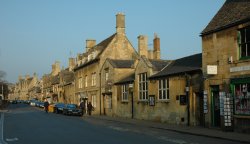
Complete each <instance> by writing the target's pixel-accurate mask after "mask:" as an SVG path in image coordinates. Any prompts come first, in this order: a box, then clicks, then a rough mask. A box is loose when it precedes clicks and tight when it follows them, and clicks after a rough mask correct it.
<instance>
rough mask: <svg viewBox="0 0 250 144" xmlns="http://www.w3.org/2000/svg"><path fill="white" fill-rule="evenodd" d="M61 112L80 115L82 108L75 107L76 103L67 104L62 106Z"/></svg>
mask: <svg viewBox="0 0 250 144" xmlns="http://www.w3.org/2000/svg"><path fill="white" fill-rule="evenodd" d="M63 114H64V115H78V116H82V115H83V112H82V109H80V108H79V107H77V105H76V104H67V105H66V106H65V107H64V108H63Z"/></svg>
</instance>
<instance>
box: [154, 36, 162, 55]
mask: <svg viewBox="0 0 250 144" xmlns="http://www.w3.org/2000/svg"><path fill="white" fill-rule="evenodd" d="M154 59H161V51H160V38H159V37H158V36H157V34H156V33H155V36H154Z"/></svg>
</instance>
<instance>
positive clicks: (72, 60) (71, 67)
mask: <svg viewBox="0 0 250 144" xmlns="http://www.w3.org/2000/svg"><path fill="white" fill-rule="evenodd" d="M75 65H76V61H75V58H69V71H72V70H73V69H74V67H75Z"/></svg>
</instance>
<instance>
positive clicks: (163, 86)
mask: <svg viewBox="0 0 250 144" xmlns="http://www.w3.org/2000/svg"><path fill="white" fill-rule="evenodd" d="M158 96H159V97H158V99H159V100H168V99H169V80H168V79H163V80H159V95H158Z"/></svg>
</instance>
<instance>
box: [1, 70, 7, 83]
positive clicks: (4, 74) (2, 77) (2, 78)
mask: <svg viewBox="0 0 250 144" xmlns="http://www.w3.org/2000/svg"><path fill="white" fill-rule="evenodd" d="M5 76H6V72H4V71H2V70H0V82H3V81H4V79H5Z"/></svg>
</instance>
